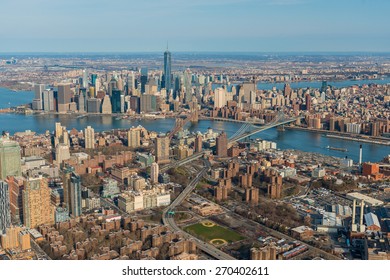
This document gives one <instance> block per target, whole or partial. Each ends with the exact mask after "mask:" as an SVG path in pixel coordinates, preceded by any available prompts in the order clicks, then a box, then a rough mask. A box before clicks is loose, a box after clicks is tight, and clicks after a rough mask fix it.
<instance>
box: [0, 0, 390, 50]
mask: <svg viewBox="0 0 390 280" xmlns="http://www.w3.org/2000/svg"><path fill="white" fill-rule="evenodd" d="M389 11H390V1H389V0H192V1H187V0H165V1H161V0H139V1H135V0H92V1H91V0H90V1H87V0H0V52H15V51H21V52H28V51H32V52H47V51H49V52H50V51H53V52H61V51H70V52H73V51H81V52H90V51H91V52H99V51H125V52H126V51H129V52H132V51H161V50H163V49H165V46H166V41H167V40H168V41H169V46H170V49H171V50H172V51H264V52H269V51H390V16H389Z"/></svg>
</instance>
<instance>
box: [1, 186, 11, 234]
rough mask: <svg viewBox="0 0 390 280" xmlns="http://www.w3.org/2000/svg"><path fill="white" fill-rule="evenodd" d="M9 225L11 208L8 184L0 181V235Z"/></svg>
mask: <svg viewBox="0 0 390 280" xmlns="http://www.w3.org/2000/svg"><path fill="white" fill-rule="evenodd" d="M10 225H11V207H10V203H9V188H8V184H7V183H6V182H4V181H1V180H0V235H2V234H5V232H6V229H7V228H8V227H10Z"/></svg>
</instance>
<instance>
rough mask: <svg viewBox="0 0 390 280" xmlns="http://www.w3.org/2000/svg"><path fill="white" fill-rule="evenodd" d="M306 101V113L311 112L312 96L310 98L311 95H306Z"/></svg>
mask: <svg viewBox="0 0 390 280" xmlns="http://www.w3.org/2000/svg"><path fill="white" fill-rule="evenodd" d="M305 101H306V111H310V110H311V96H310V94H306V96H305Z"/></svg>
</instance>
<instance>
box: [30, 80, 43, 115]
mask: <svg viewBox="0 0 390 280" xmlns="http://www.w3.org/2000/svg"><path fill="white" fill-rule="evenodd" d="M44 90H45V85H42V84H39V85H35V86H34V92H35V96H34V100H33V103H32V108H33V110H43V92H44Z"/></svg>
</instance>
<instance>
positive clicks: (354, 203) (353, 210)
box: [352, 199, 356, 224]
mask: <svg viewBox="0 0 390 280" xmlns="http://www.w3.org/2000/svg"><path fill="white" fill-rule="evenodd" d="M355 219H356V199H354V200H353V206H352V224H354V223H355Z"/></svg>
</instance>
